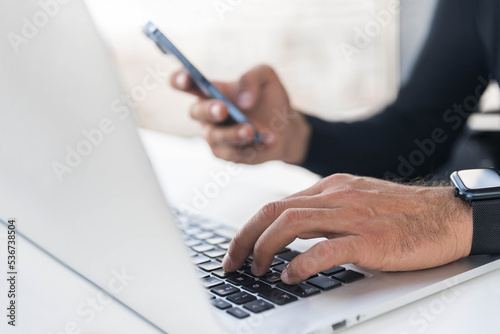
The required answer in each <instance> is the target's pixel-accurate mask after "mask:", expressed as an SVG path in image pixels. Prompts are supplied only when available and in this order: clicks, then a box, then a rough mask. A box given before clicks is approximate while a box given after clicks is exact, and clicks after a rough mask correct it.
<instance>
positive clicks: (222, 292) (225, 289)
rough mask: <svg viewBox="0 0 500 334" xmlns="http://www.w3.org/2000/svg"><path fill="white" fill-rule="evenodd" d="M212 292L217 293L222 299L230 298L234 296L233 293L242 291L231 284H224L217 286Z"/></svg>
mask: <svg viewBox="0 0 500 334" xmlns="http://www.w3.org/2000/svg"><path fill="white" fill-rule="evenodd" d="M210 292H213V293H215V294H216V295H219V296H221V297H225V296H229V295H232V294H233V293H236V292H240V289H238V288H236V287H234V286H232V285H231V284H223V285H219V286H216V287H215V288H213V289H212V290H210Z"/></svg>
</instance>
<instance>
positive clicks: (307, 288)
mask: <svg viewBox="0 0 500 334" xmlns="http://www.w3.org/2000/svg"><path fill="white" fill-rule="evenodd" d="M278 288H281V289H283V290H286V291H288V292H290V293H292V294H294V295H296V296H299V297H309V296H312V295H315V294H317V293H319V292H320V290H319V289H318V288H315V287H314V286H311V285H308V284H305V283H299V284H296V285H288V284H285V283H279V284H278Z"/></svg>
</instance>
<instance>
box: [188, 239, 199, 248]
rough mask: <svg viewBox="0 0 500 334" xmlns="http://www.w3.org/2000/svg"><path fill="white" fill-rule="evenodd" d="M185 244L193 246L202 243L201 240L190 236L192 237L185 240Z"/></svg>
mask: <svg viewBox="0 0 500 334" xmlns="http://www.w3.org/2000/svg"><path fill="white" fill-rule="evenodd" d="M184 244H185V245H186V246H188V247H193V246H196V245H199V244H201V241H200V240H198V239H192V238H190V239H187V240H186V241H184Z"/></svg>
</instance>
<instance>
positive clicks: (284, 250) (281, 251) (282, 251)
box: [276, 247, 290, 254]
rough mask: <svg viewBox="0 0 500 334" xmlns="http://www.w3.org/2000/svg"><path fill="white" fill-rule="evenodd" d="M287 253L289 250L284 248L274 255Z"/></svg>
mask: <svg viewBox="0 0 500 334" xmlns="http://www.w3.org/2000/svg"><path fill="white" fill-rule="evenodd" d="M288 251H290V248H286V247H285V248H282V249H280V250H279V251H277V252H276V254H281V253H284V252H288Z"/></svg>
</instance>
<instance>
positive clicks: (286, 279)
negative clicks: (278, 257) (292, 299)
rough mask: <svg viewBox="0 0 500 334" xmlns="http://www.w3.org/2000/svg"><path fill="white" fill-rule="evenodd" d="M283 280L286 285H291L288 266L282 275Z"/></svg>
mask: <svg viewBox="0 0 500 334" xmlns="http://www.w3.org/2000/svg"><path fill="white" fill-rule="evenodd" d="M281 280H282V281H283V282H284V283H286V284H288V283H290V277H288V266H286V267H285V269H283V272H282V273H281Z"/></svg>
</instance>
